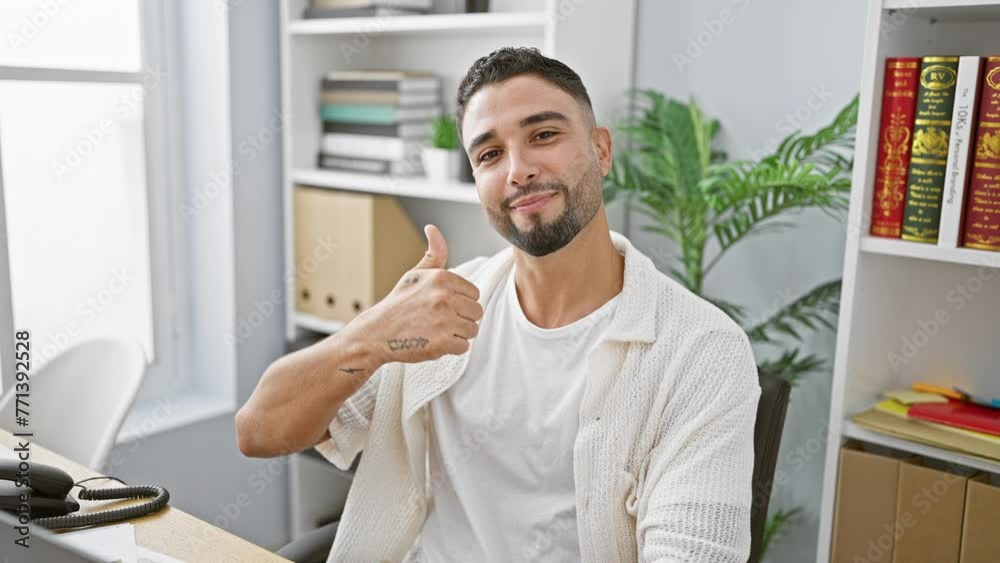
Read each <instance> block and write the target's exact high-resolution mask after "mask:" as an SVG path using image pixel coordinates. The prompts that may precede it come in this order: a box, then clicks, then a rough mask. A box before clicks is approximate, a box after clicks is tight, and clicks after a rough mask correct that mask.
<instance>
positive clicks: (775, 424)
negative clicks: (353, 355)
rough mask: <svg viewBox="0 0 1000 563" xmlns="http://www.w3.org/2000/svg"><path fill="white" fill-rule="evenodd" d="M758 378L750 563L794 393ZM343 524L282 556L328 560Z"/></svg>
mask: <svg viewBox="0 0 1000 563" xmlns="http://www.w3.org/2000/svg"><path fill="white" fill-rule="evenodd" d="M757 377H758V378H759V380H760V401H759V402H758V404H757V420H756V422H755V423H754V432H753V448H754V454H753V457H754V460H753V503H752V505H751V511H750V559H749V560H748V562H747V563H758V561H760V548H761V541H762V540H763V538H764V525H765V524H766V523H767V505H768V501H769V500H770V498H771V484H772V481H773V479H774V469H775V466H776V465H777V462H778V447H779V446H780V445H781V432H782V429H783V428H784V426H785V413H786V412H787V410H788V396H789V394H790V392H791V386H790V385H789V384H788V382H787V381H785V380H784V379H779V378H777V377H774V376H771V375H768V374H766V373H764V372H763V371H760V370H759V369H758V371H757ZM339 524H340V522H339V521H338V522H331V523H329V524H326V525H324V526H320V527H319V528H316V529H315V530H313V531H311V532H309V533H308V534H306V535H304V536H302V537H301V538H298V539H296V540H294V541H292V542H290V543H288V544H287V545H285V546H284V547H282V548H281V549H280V550H279V551H278V555H281V556H282V557H284V558H286V559H290V560H292V561H295V562H296V563H311V562H314V561H319V562H322V561H326V557H327V555H328V554H329V553H330V549H331V548H332V547H333V538H334V536H335V535H336V534H337V526H338V525H339Z"/></svg>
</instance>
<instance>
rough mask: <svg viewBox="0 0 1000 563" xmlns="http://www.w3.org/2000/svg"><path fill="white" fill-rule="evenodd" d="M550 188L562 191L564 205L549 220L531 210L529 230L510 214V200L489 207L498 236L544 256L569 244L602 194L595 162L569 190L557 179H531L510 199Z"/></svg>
mask: <svg viewBox="0 0 1000 563" xmlns="http://www.w3.org/2000/svg"><path fill="white" fill-rule="evenodd" d="M553 190H555V191H558V192H559V193H561V194H562V197H563V202H564V204H565V205H564V206H563V211H562V213H561V214H560V215H559V216H558V217H556V218H555V219H554V220H552V221H551V222H550V223H544V224H543V223H541V222H540V219H539V213H530V214H529V215H528V217H529V218H530V219H531V220H532V222H533V226H532V227H531V229H530V230H528V231H521V230H519V229H518V228H517V226H516V225H515V224H514V220H513V219H512V218H511V216H510V207H509V202H504V203H503V204H501V211H496V210H492V209H491V210H489V211H488V212H487V216H488V218H489V220H490V223H492V224H493V228H494V229H496V231H497V232H498V233H500V236H502V237H503V238H505V239H507V241H508V242H510V243H511V244H513V245H514V246H516V247H518V248H520V249H521V250H523V251H524V252H526V253H528V254H530V255H532V256H545V255H547V254H551V253H553V252H555V251H557V250H559V249H560V248H562V247H564V246H566V245H567V244H569V243H570V241H572V240H573V239H574V238H575V237H576V235H577V233H579V232H580V231H581V230H582V229H583V227H585V226H587V224H589V223H590V221H591V219H593V218H594V215H596V214H597V211H598V210H599V209H600V208H601V203H602V202H603V201H604V196H603V194H602V192H601V176H600V172H599V169H598V167H597V163H596V162H593V163H592V166H591V167H590V168H589V169H588V171H587V173H586V174H584V175H583V177H582V178H580V181H579V182H577V185H576V186H575V187H574V189H572V190H570V189H568V188H567V187H566V184H564V183H563V182H561V181H559V180H554V181H552V182H546V183H544V184H542V183H532V184H530V185H529V186H527V187H526V188H524V189H523V190H521V191H520V192H519V193H518V194H517V195H515V196H513V197H511V198H510V200H511V201H513V200H514V199H516V198H519V197H523V196H524V195H527V194H531V193H537V192H546V191H553Z"/></svg>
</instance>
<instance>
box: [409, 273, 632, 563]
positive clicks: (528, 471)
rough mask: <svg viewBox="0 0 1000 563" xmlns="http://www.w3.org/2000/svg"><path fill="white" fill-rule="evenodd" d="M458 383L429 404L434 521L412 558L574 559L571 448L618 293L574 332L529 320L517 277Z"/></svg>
mask: <svg viewBox="0 0 1000 563" xmlns="http://www.w3.org/2000/svg"><path fill="white" fill-rule="evenodd" d="M497 290H498V292H497V293H496V295H495V298H494V299H491V300H490V302H489V304H488V305H487V309H486V311H484V315H483V319H482V320H481V321H480V331H479V335H478V336H477V338H476V340H481V342H478V341H477V342H474V344H473V346H472V349H471V351H470V357H469V363H468V366H467V368H466V371H465V373H464V374H463V375H462V377H461V378H460V379H459V380H458V382H457V383H455V384H454V385H453V386H452V387H451V388H449V389H448V390H447V391H445V392H444V393H442V394H441V395H439V396H438V397H435V398H434V399H433V400H432V401H431V402H430V404H429V413H430V445H429V450H428V451H429V463H430V465H429V469H430V473H429V475H430V478H431V490H430V495H429V496H430V499H431V500H430V502H429V504H428V516H427V520H426V521H425V523H424V526H423V529H422V531H421V533H420V536H419V538H418V539H417V542H416V545H415V547H414V549H412V550H411V552H410V555H409V556H408V558H407V561H420V562H421V563H453V562H454V563H458V562H461V563H465V562H469V561H477V562H480V561H481V562H498V563H500V562H502V563H530V562H535V561H545V562H564V561H566V562H568V561H579V559H580V548H579V541H578V538H577V531H576V498H575V487H574V480H573V443H574V441H575V439H576V433H577V425H578V424H577V423H578V417H579V409H580V400H581V398H582V396H583V390H584V383H585V377H586V371H587V355H588V353H589V352H590V350H591V349H592V348H593V346H594V345H595V344H596V343H597V342H598V340H599V338H600V336H601V334H602V333H603V332H604V330H605V329H606V328H607V326H608V324H609V323H610V320H611V313H612V311H613V310H614V307H615V305H616V303H617V301H618V297H619V296H618V295H616V296H615V297H614V298H612V299H611V300H610V301H608V302H607V303H605V304H604V305H602V306H601V307H600V308H599V309H597V310H596V311H594V312H592V313H591V314H589V315H587V316H586V317H584V318H582V319H579V320H578V321H576V322H573V323H572V324H569V325H566V326H562V327H558V328H554V329H543V328H540V327H538V326H537V325H535V324H533V323H532V322H531V321H529V320H528V318H527V317H525V315H524V311H523V310H522V309H521V304H520V301H519V300H518V297H517V293H516V290H515V283H514V269H513V268H512V269H511V273H510V274H509V275H508V276H507V277H506V279H505V280H503V281H502V282H501V287H498V288H497Z"/></svg>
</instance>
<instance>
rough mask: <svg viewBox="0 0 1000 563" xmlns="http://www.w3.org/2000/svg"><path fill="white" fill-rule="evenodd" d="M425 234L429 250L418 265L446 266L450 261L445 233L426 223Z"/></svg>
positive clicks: (423, 266)
mask: <svg viewBox="0 0 1000 563" xmlns="http://www.w3.org/2000/svg"><path fill="white" fill-rule="evenodd" d="M424 235H425V236H426V237H427V252H426V253H425V254H424V257H423V258H421V259H420V262H419V263H417V266H416V267H417V268H444V265H445V264H446V263H447V262H448V243H447V242H445V240H444V235H442V234H441V231H440V230H438V228H437V227H435V226H434V225H424Z"/></svg>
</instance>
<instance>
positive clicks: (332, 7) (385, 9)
mask: <svg viewBox="0 0 1000 563" xmlns="http://www.w3.org/2000/svg"><path fill="white" fill-rule="evenodd" d="M430 9H431V0H309V6H308V7H307V8H306V9H305V13H303V14H302V16H303V17H305V18H356V17H375V16H397V15H412V14H426V13H427V12H429V11H430Z"/></svg>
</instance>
